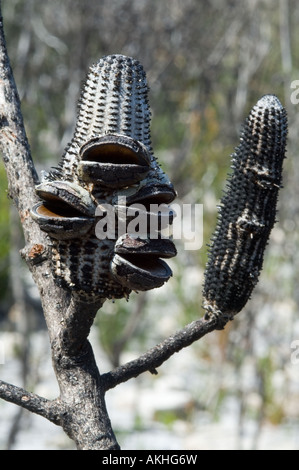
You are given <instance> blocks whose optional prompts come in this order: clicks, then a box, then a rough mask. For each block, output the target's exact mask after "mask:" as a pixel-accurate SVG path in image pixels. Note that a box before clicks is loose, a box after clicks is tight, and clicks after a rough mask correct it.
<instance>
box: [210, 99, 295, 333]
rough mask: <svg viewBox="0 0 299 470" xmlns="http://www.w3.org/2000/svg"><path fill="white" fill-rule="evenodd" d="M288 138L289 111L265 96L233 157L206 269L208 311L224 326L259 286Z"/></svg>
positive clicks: (255, 110)
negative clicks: (256, 286)
mask: <svg viewBox="0 0 299 470" xmlns="http://www.w3.org/2000/svg"><path fill="white" fill-rule="evenodd" d="M286 138H287V116H286V111H285V110H284V108H283V107H282V105H281V104H280V102H279V100H278V99H277V98H276V96H273V95H266V96H264V97H262V98H261V99H260V100H259V101H258V102H257V104H256V105H255V106H254V107H253V109H252V110H251V112H250V114H249V116H248V118H247V120H246V122H245V125H244V129H243V131H242V134H241V139H240V145H239V147H238V148H237V149H236V151H235V153H234V154H233V156H232V161H233V165H232V168H233V173H232V175H231V176H230V178H229V180H228V184H227V190H226V192H225V194H224V196H223V197H222V200H221V204H220V210H219V216H218V223H217V228H216V231H215V233H214V235H213V237H212V244H211V247H210V253H209V260H208V264H207V267H206V271H205V282H204V288H203V307H204V309H205V310H206V316H207V317H210V316H215V317H217V318H218V319H219V327H220V328H221V326H223V325H225V323H226V322H227V321H228V320H230V319H232V318H233V316H234V315H235V314H236V313H238V312H239V311H240V310H241V309H242V308H243V307H244V306H245V304H246V302H247V301H248V299H249V298H250V295H251V293H252V290H253V288H254V287H255V285H256V283H257V282H258V277H259V273H260V271H261V269H262V264H263V255H264V250H265V248H266V245H267V243H268V239H269V235H270V232H271V229H272V227H273V225H274V223H275V217H276V203H277V197H278V191H279V188H280V187H281V181H282V164H283V159H284V158H285V148H286Z"/></svg>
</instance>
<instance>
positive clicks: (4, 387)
mask: <svg viewBox="0 0 299 470" xmlns="http://www.w3.org/2000/svg"><path fill="white" fill-rule="evenodd" d="M0 398H2V399H3V400H6V401H8V402H10V403H14V404H15V405H18V406H21V407H22V408H24V409H26V410H28V411H31V412H32V413H36V414H38V415H40V416H43V417H44V418H47V419H48V420H49V421H51V422H52V423H54V424H57V425H60V424H61V414H62V404H61V403H58V400H53V401H52V400H47V399H46V398H43V397H40V396H39V395H36V394H34V393H30V392H27V391H26V390H24V389H23V388H21V387H16V386H15V385H11V384H8V383H6V382H3V381H2V380H0Z"/></svg>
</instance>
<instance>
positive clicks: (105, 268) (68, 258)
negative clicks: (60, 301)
mask: <svg viewBox="0 0 299 470" xmlns="http://www.w3.org/2000/svg"><path fill="white" fill-rule="evenodd" d="M147 95H148V86H147V82H146V77H145V72H144V70H143V68H142V66H141V65H140V63H139V62H138V61H136V60H134V59H131V58H129V57H125V56H122V55H113V56H107V57H104V58H102V59H101V60H100V61H99V62H98V63H97V64H95V65H94V66H92V67H91V68H90V70H89V73H88V75H87V79H86V82H85V85H84V87H83V90H82V93H81V98H80V102H79V110H78V118H77V123H76V128H75V132H74V136H73V139H72V141H71V142H70V144H69V145H68V147H67V149H66V151H65V153H64V155H63V157H62V160H61V162H60V163H59V165H58V167H57V168H55V169H53V170H52V171H51V172H50V173H49V174H48V175H47V177H46V178H45V180H44V181H43V182H42V183H41V184H40V185H38V186H37V187H36V192H37V194H38V195H39V197H40V198H41V202H39V203H38V204H37V205H36V206H35V207H33V208H32V211H31V213H32V216H33V218H34V219H35V220H36V221H37V222H38V223H39V225H40V227H41V229H43V230H44V231H46V232H47V233H48V234H49V236H50V238H51V240H52V263H53V272H54V276H55V278H56V281H57V282H58V283H59V284H60V285H61V286H63V287H66V288H68V289H71V290H72V291H73V293H75V294H76V295H79V296H80V297H81V298H83V299H87V300H89V301H90V300H95V301H96V300H98V299H102V300H105V299H107V298H121V297H128V295H129V293H130V292H131V291H132V290H136V291H138V290H148V289H152V288H155V287H160V286H161V285H163V284H164V282H166V281H167V280H168V279H169V278H170V276H171V274H172V273H171V270H170V268H169V267H168V265H167V264H166V263H165V262H164V261H163V260H161V258H170V257H172V256H175V255H176V249H175V246H174V244H173V242H172V241H171V240H170V239H165V238H163V237H158V238H157V239H156V238H155V239H152V238H151V237H150V235H149V234H145V235H146V236H145V237H143V238H141V239H140V238H136V237H133V236H132V235H131V234H130V233H123V234H122V235H121V236H115V237H110V238H107V239H100V238H99V237H97V236H96V233H95V226H96V222H97V208H98V207H104V206H105V205H106V206H107V204H108V205H110V206H112V207H113V208H114V211H115V215H116V216H117V214H118V213H121V211H123V210H124V207H121V206H120V205H119V200H120V198H125V201H126V203H125V204H126V205H130V204H135V203H142V204H145V206H146V207H147V208H149V207H150V205H151V203H158V204H161V203H165V204H169V203H171V202H172V201H173V199H174V198H175V191H174V188H173V186H172V184H171V183H170V181H169V179H168V178H167V176H166V175H165V174H164V173H163V172H162V170H161V168H160V166H159V165H158V163H157V161H156V158H155V157H154V155H153V150H152V147H151V139H150V109H149V105H148V96H147ZM286 137H287V116H286V111H285V110H284V108H283V107H282V105H281V104H280V102H279V100H278V98H276V96H274V95H265V96H264V97H262V98H261V99H260V100H259V101H258V102H257V104H256V105H255V106H254V107H253V109H252V110H251V112H250V114H249V116H248V118H247V120H246V122H245V124H244V128H243V131H242V134H241V139H240V145H239V146H238V148H237V149H236V151H235V153H234V154H233V156H232V161H233V166H232V169H233V172H232V174H231V175H230V177H229V180H228V183H227V189H226V192H225V194H224V196H223V198H222V200H221V206H220V211H219V217H218V223H217V228H216V231H215V233H214V235H213V237H212V243H211V247H210V253H209V260H208V264H207V268H206V271H205V282H204V287H203V307H204V309H205V312H206V313H205V318H216V319H217V321H218V324H219V328H221V327H222V326H223V325H225V323H226V322H227V321H228V320H230V319H232V318H233V316H234V315H235V314H236V313H238V312H239V311H240V310H241V309H242V308H243V307H244V305H245V304H246V302H247V300H248V299H249V297H250V295H251V293H252V290H253V288H254V286H255V285H256V283H257V281H258V277H259V273H260V271H261V269H262V264H263V255H264V250H265V247H266V245H267V242H268V239H269V235H270V232H271V229H272V227H273V225H274V223H275V217H276V203H277V197H278V191H279V188H280V187H281V180H282V163H283V159H284V157H285V148H286ZM106 206H105V207H106ZM126 207H127V206H126ZM146 210H147V209H146ZM156 216H157V217H159V215H158V214H157V215H156Z"/></svg>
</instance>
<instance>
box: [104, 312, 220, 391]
mask: <svg viewBox="0 0 299 470" xmlns="http://www.w3.org/2000/svg"><path fill="white" fill-rule="evenodd" d="M218 327H219V324H218V321H217V320H215V319H210V320H205V319H200V320H197V321H194V322H192V323H190V324H189V325H187V326H186V327H185V328H183V329H181V330H179V331H178V332H176V333H175V334H174V335H172V336H170V337H169V338H167V339H165V340H164V341H163V342H162V343H160V344H158V345H157V346H155V347H154V348H152V349H150V350H149V351H147V352H146V353H145V354H142V356H140V357H139V358H138V359H135V360H133V361H130V362H128V363H127V364H124V365H123V366H120V367H117V368H116V369H114V370H113V371H111V372H108V373H106V374H103V375H102V380H103V382H104V388H105V390H106V391H107V390H109V389H111V388H114V387H115V386H116V385H118V384H120V383H122V382H126V381H127V380H129V379H131V378H133V377H137V376H138V375H140V374H142V373H143V372H147V371H149V372H151V373H152V374H157V371H156V368H157V367H160V366H161V364H163V362H165V361H167V359H169V358H170V356H172V355H173V354H175V353H176V352H179V351H180V350H181V349H183V348H186V347H187V346H190V344H192V343H193V342H194V341H197V340H198V339H200V338H202V337H203V336H205V335H206V334H207V333H210V332H211V331H213V330H215V329H217V328H218Z"/></svg>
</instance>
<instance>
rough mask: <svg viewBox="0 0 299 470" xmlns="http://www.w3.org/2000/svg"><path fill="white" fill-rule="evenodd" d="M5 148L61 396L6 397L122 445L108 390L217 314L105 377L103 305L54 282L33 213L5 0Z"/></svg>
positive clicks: (86, 437)
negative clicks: (98, 354) (95, 331)
mask: <svg viewBox="0 0 299 470" xmlns="http://www.w3.org/2000/svg"><path fill="white" fill-rule="evenodd" d="M0 150H1V152H2V154H3V161H4V164H5V168H6V172H7V178H8V188H9V190H8V193H9V197H10V198H11V199H12V200H13V202H14V204H15V205H16V207H17V210H18V213H19V216H20V220H21V223H22V227H23V231H24V238H25V248H24V249H23V250H21V256H22V257H23V258H24V259H25V260H26V262H27V264H28V267H29V269H30V271H31V273H32V276H33V279H34V281H35V283H36V285H37V287H38V289H39V292H40V297H41V302H42V306H43V312H44V316H45V320H46V323H47V327H48V332H49V340H50V344H51V351H52V362H53V368H54V371H55V374H56V377H57V381H58V384H59V388H60V396H59V397H58V398H57V399H55V400H47V399H46V398H44V397H40V396H38V395H36V394H34V393H30V392H28V391H26V390H24V389H23V388H20V387H16V386H14V385H11V384H8V383H5V382H3V381H1V380H0V398H2V399H4V400H6V401H8V402H11V403H14V404H16V405H18V406H21V407H22V408H25V409H27V410H29V411H31V412H33V413H36V414H38V415H40V416H43V417H44V418H46V419H48V420H49V421H51V422H52V423H54V424H56V425H59V426H62V428H63V429H64V431H65V432H66V434H67V435H68V436H69V437H70V438H71V439H72V440H74V442H75V443H76V446H77V448H78V449H89V450H91V449H93V450H117V449H119V444H118V443H117V440H116V438H115V435H114V432H113V430H112V427H111V423H110V419H109V416H108V413H107V409H106V404H105V392H106V391H107V390H109V389H110V388H112V387H115V386H116V385H117V384H119V383H121V382H124V381H126V380H129V379H130V378H132V377H137V376H138V375H139V374H141V373H143V372H145V371H150V372H152V373H156V368H157V367H159V366H160V365H161V364H162V363H163V362H164V361H166V360H167V359H168V358H169V357H170V356H171V355H172V354H174V353H175V352H178V351H179V350H180V349H182V348H184V347H186V346H189V345H190V344H191V343H192V342H193V341H196V340H197V339H199V338H201V337H202V336H204V335H205V334H207V333H208V332H210V331H212V330H214V329H215V328H217V322H216V321H215V320H209V321H207V320H204V319H202V320H199V321H197V322H193V323H191V324H190V325H187V327H186V328H184V329H183V330H181V331H179V332H177V333H176V334H174V335H173V336H171V337H170V338H168V339H166V340H165V341H164V342H162V343H161V344H160V345H157V346H156V347H154V348H152V349H151V350H150V351H148V352H147V353H145V354H144V355H142V356H141V357H140V358H138V359H136V360H135V361H132V362H130V363H128V364H126V365H123V366H120V367H118V368H117V369H115V370H114V371H111V372H109V373H106V374H104V375H102V376H101V375H100V373H99V370H98V367H97V364H96V361H95V358H94V355H93V351H92V347H91V345H90V343H89V341H88V339H87V338H88V335H89V331H90V327H91V325H92V323H93V321H94V318H95V315H96V314H97V312H98V310H99V309H100V307H101V305H100V304H98V303H95V304H86V303H82V302H80V301H78V300H76V299H75V298H74V297H72V296H71V294H70V293H69V292H68V291H66V290H63V289H61V288H60V287H58V286H57V285H56V284H55V283H54V280H53V277H52V273H51V264H50V256H49V244H50V240H49V239H48V237H47V235H46V234H45V233H43V232H42V231H40V229H39V227H38V225H37V224H36V223H35V222H34V221H33V220H32V219H31V217H30V214H29V211H30V208H31V207H32V206H33V205H34V204H35V203H36V202H37V196H36V193H35V185H36V184H37V183H38V176H37V173H36V170H35V167H34V164H33V160H32V157H31V152H30V147H29V143H28V140H27V137H26V133H25V129H24V123H23V118H22V113H21V106H20V100H19V96H18V92H17V88H16V84H15V81H14V78H13V73H12V70H11V66H10V62H9V58H8V54H7V49H6V43H5V37H4V31H3V18H2V13H1V2H0Z"/></svg>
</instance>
